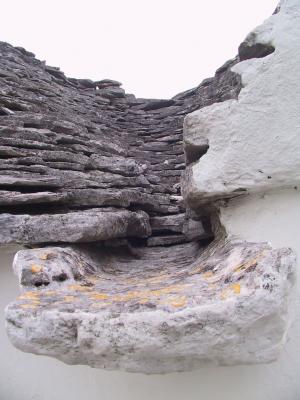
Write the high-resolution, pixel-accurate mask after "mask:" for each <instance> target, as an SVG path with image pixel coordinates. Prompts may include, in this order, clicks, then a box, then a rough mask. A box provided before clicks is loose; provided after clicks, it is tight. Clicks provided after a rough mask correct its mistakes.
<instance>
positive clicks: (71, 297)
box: [63, 296, 75, 303]
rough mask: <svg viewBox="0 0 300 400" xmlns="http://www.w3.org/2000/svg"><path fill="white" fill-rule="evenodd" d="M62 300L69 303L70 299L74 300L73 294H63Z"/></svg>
mask: <svg viewBox="0 0 300 400" xmlns="http://www.w3.org/2000/svg"><path fill="white" fill-rule="evenodd" d="M63 299H64V301H66V302H67V303H71V302H72V301H74V300H75V296H64V298H63Z"/></svg>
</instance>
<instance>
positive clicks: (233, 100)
mask: <svg viewBox="0 0 300 400" xmlns="http://www.w3.org/2000/svg"><path fill="white" fill-rule="evenodd" d="M298 3H299V0H297V1H296V0H289V1H285V2H283V3H282V10H281V11H280V12H279V13H277V14H276V15H274V16H273V17H272V18H271V19H270V20H269V21H267V22H266V24H265V25H263V27H261V28H258V29H257V30H256V31H255V32H254V33H252V34H251V35H250V36H249V37H248V38H246V40H245V42H243V43H242V45H241V46H240V48H239V56H237V57H236V58H234V59H233V60H230V61H228V62H227V63H225V64H224V65H223V66H222V67H221V68H219V69H218V70H217V71H216V75H215V77H214V78H209V79H206V80H205V81H203V82H202V83H201V84H200V85H199V86H198V87H197V88H195V89H191V90H188V91H186V92H184V93H180V94H178V95H177V96H175V97H174V98H173V99H169V100H157V99H148V100H147V99H136V98H135V97H134V96H133V95H128V94H126V93H125V92H124V90H123V89H122V88H120V86H121V84H120V83H119V82H117V81H112V80H109V79H104V80H101V81H96V82H93V81H91V80H89V79H73V78H67V77H66V76H65V75H64V74H63V72H62V71H60V70H59V69H58V68H55V67H49V66H47V65H45V63H42V62H40V61H39V60H36V59H35V58H34V55H33V54H32V53H29V52H27V51H26V50H24V49H22V48H14V47H12V46H10V45H8V44H6V43H0V56H1V58H0V80H1V89H0V157H1V163H0V224H1V231H0V242H2V243H13V242H20V243H26V244H27V245H28V249H27V250H22V251H20V252H18V253H17V255H16V257H15V261H14V269H15V272H16V274H17V275H18V277H19V282H20V285H21V287H22V294H21V296H20V297H19V298H18V299H17V300H16V301H15V302H13V303H11V304H10V305H9V306H8V307H7V309H6V320H7V332H8V335H9V337H10V339H11V341H12V343H13V344H14V345H15V346H17V347H18V348H20V349H22V350H24V351H30V352H33V353H36V354H46V355H50V356H53V357H56V358H58V359H60V360H62V361H64V362H66V363H69V364H87V365H91V366H94V367H101V368H108V369H123V370H127V371H135V372H146V373H165V372H172V371H184V370H190V369H194V368H198V367H200V366H203V365H210V364H214V365H232V364H241V363H242V364H243V363H257V362H270V361H272V360H274V359H276V357H277V356H278V353H279V350H280V349H281V347H282V345H283V343H284V339H285V337H286V331H287V328H288V325H289V321H290V317H289V313H288V305H289V300H290V293H291V290H292V287H293V283H294V267H295V257H294V254H293V252H292V251H291V250H290V249H287V248H283V249H277V250H274V249H272V248H271V247H270V246H269V245H268V244H266V243H257V242H246V241H242V240H238V239H236V238H233V237H231V238H230V240H228V238H227V239H226V226H223V227H222V226H221V225H220V223H218V216H217V212H216V211H217V208H218V204H215V203H214V200H216V199H220V198H221V199H223V198H226V197H228V196H230V197H231V196H235V195H240V194H244V193H246V191H247V190H253V191H254V190H256V191H261V190H265V189H267V188H268V187H269V186H268V185H266V184H265V183H262V182H265V181H266V182H268V180H271V179H272V177H273V172H274V173H275V172H276V173H275V176H276V179H274V182H277V185H276V184H274V185H273V187H279V186H280V187H281V186H282V184H283V182H282V175H280V174H283V172H286V173H287V174H288V181H287V184H288V185H290V184H291V183H292V181H293V179H294V178H293V176H294V175H295V176H296V175H297V172H296V167H297V165H298V164H297V160H298V159H297V157H296V156H293V157H289V158H288V159H287V158H286V159H284V160H285V161H283V162H282V163H279V162H278V160H279V158H276V163H274V159H273V160H271V156H270V154H271V153H270V152H269V153H268V154H267V155H266V154H265V153H267V152H266V151H265V149H268V147H267V146H269V145H273V144H274V143H273V142H274V140H273V139H274V138H273V136H274V135H275V133H276V132H277V135H278V139H279V140H278V144H277V145H276V146H277V147H276V146H275V148H276V152H275V153H274V154H275V155H276V157H277V156H278V157H279V151H277V150H278V148H279V147H280V146H281V149H282V146H283V148H284V146H287V145H289V144H290V135H291V132H292V125H290V126H289V125H287V127H286V128H287V132H288V134H287V135H286V136H287V137H283V136H284V135H282V134H281V133H282V132H283V130H282V127H283V125H284V124H285V123H288V121H287V118H288V117H291V118H294V119H293V120H292V122H291V124H292V123H293V124H294V125H293V126H294V127H295V123H296V122H297V121H298V120H297V119H295V118H296V117H297V116H296V115H295V113H294V111H295V107H294V108H293V110H292V111H291V112H290V114H286V113H285V111H284V113H281V114H280V113H279V115H278V114H276V112H277V111H278V110H279V109H280V107H281V106H282V105H284V103H285V101H286V94H287V93H289V92H284V91H283V90H281V88H282V86H283V85H284V83H283V85H282V86H281V82H282V81H283V82H284V81H285V79H287V89H288V90H290V86H289V85H290V80H289V78H286V77H285V75H284V74H283V72H286V73H288V70H286V68H289V69H290V66H289V67H286V65H285V60H286V58H285V56H284V52H285V51H286V52H289V51H290V50H291V48H293V49H294V51H295V50H297V44H298V41H297V35H298V26H297V27H295V28H294V27H293V25H291V21H293V20H294V22H295V21H296V23H298V21H299V19H298V8H297V7H296V6H297V5H299V4H298ZM294 7H296V9H295V10H294V9H293V8H294ZM293 13H294V14H295V15H294V16H293V17H291V15H293ZM294 36H295V37H294ZM298 37H299V36H298ZM270 38H272V40H271V39H270ZM273 39H274V40H273ZM274 48H275V51H274ZM296 52H297V51H296ZM298 53H299V52H297V57H298V56H299V54H298ZM251 57H256V58H257V59H256V60H255V61H253V59H250V58H251ZM297 57H295V60H296V59H298V58H297ZM240 60H246V61H243V62H240ZM274 60H275V61H274ZM276 60H277V61H276ZM295 62H296V61H295ZM292 65H294V64H292ZM233 71H235V72H233ZM272 71H273V72H272ZM289 71H290V70H289ZM240 74H241V78H240ZM282 74H283V75H282ZM282 77H283V78H284V79H283V78H282ZM271 78H272V79H275V78H276V79H277V80H279V82H277V81H276V82H272V80H271ZM265 81H266V82H268V85H269V86H265V87H264V86H263V83H265ZM241 82H242V83H243V85H244V88H243V89H242V91H241V93H240V90H241V87H242V85H241ZM248 82H250V83H249V84H248ZM253 82H254V83H253ZM260 84H261V87H260V91H259V90H258V87H259V85H260ZM274 88H275V89H276V90H278V95H277V94H276V95H275V94H274V90H273V89H274ZM263 89H264V91H262V90H263ZM267 89H268V90H267ZM298 89H299V88H297V87H296V88H295V91H297V90H298ZM252 91H253V93H252ZM251 93H252V94H251ZM258 95H259V96H258ZM269 95H270V96H269ZM271 95H272V97H271ZM297 95H298V94H297ZM297 95H296V96H297ZM253 99H255V102H256V103H255V104H254V100H253ZM215 103H220V104H215ZM288 104H290V103H288ZM243 105H245V107H243ZM284 107H285V106H284ZM284 107H283V110H285V108H284ZM199 109H201V110H200V111H197V112H195V113H192V114H191V115H190V116H188V117H187V118H186V122H185V137H184V149H185V155H184V152H183V136H182V126H183V120H184V118H185V116H186V115H187V114H188V113H191V112H193V111H194V110H199ZM245 110H246V111H245ZM258 111H259V112H261V111H263V112H266V115H267V116H269V117H268V118H257V115H258ZM266 119H267V120H268V121H269V120H274V121H276V123H275V122H274V121H273V124H274V126H273V125H272V127H273V128H274V129H275V125H276V126H277V125H278V126H279V127H281V128H280V129H281V131H280V132H279V130H278V129H277V128H276V129H277V131H276V130H275V131H274V132H273V131H272V132H271V133H270V132H269V131H268V129H269V126H271V125H268V124H266ZM260 120H264V122H261V125H259V126H258V125H257V124H259V123H260V122H257V121H260ZM220 121H221V122H220ZM243 124H244V126H243ZM241 126H243V129H241ZM248 126H249V127H251V129H252V128H253V131H252V130H251V129H248V128H247V127H248ZM296 126H297V125H296ZM221 128H222V129H221ZM246 128H247V129H248V130H247V129H246ZM254 128H255V129H254ZM259 128H261V129H262V130H261V131H259ZM266 128H268V129H267V130H266ZM237 129H238V130H237ZM263 129H264V130H263ZM203 132H205V133H203ZM208 132H212V133H210V134H209V135H208ZM262 132H263V134H264V135H263V139H264V140H265V141H266V144H265V143H264V142H263V141H262V140H260V141H257V140H258V138H261V136H259V134H260V135H261V133H262ZM284 132H285V131H284ZM237 133H238V134H239V136H238V135H237ZM251 135H252V136H251ZM250 136H251V137H250ZM215 143H216V145H215ZM245 145H246V147H245ZM261 147H263V150H264V151H261ZM241 148H242V150H243V154H242V155H241V154H240V152H241ZM298 150H299V149H298V148H296V151H298ZM254 153H255V156H257V157H256V158H255V157H252V158H251V155H252V156H253V154H254ZM272 154H273V153H272ZM229 155H230V157H229ZM201 157H202V158H201ZM234 157H236V158H234ZM264 157H265V159H264ZM273 157H274V156H273ZM200 158H201V161H200V162H199V159H200ZM207 159H208V160H210V161H209V162H208V163H207V167H205V160H207ZM262 160H263V161H264V162H265V164H264V163H263V161H262ZM202 163H204V168H203V167H202ZM243 163H244V164H243ZM293 163H294V164H295V165H294V166H293V167H292V164H293ZM199 165H200V167H199ZM186 166H187V168H186ZM267 167H268V168H267ZM185 168H186V172H185V173H184V177H183V181H182V182H183V189H184V190H183V193H184V196H185V199H186V200H187V207H186V204H185V201H184V199H183V197H182V196H181V175H182V172H183V171H184V170H185ZM202 168H203V171H202ZM254 168H260V170H259V171H258V172H259V173H258V174H257V173H256V172H255V174H256V175H257V176H259V179H257V177H256V175H255V177H256V178H255V179H254V178H253V176H254V175H253V169H254ZM200 169H201V171H200ZM199 171H200V172H199ZM215 171H217V172H218V173H216V172H215ZM232 171H234V173H238V174H240V180H239V179H236V176H235V175H234V173H232ZM249 171H250V172H249ZM278 171H280V172H279V173H277V172H278ZM196 172H197V174H198V172H199V174H200V175H201V179H203V182H202V181H197V179H198V175H197V174H196ZM271 172H272V174H271ZM218 174H220V175H221V176H222V178H224V180H222V184H221V183H220V178H219V175H218ZM251 174H252V175H251ZM264 174H268V175H267V176H269V174H270V176H271V178H267V179H264V178H262V176H264ZM293 174H294V175H293ZM297 176H298V175H297ZM242 181H243V182H245V181H246V182H247V184H248V186H247V185H240V183H241V182H242ZM199 182H200V183H201V185H202V186H199V185H200V183H199ZM224 182H225V183H226V184H224ZM197 185H198V186H197ZM220 187H221V189H220ZM224 187H226V189H224ZM270 187H271V186H270ZM59 242H60V245H59V246H58V243H59ZM74 243H76V244H74ZM30 247H33V248H30Z"/></svg>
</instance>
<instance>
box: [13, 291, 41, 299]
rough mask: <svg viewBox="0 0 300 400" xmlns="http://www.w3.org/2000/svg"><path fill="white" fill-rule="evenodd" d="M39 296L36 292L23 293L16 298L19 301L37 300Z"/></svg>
mask: <svg viewBox="0 0 300 400" xmlns="http://www.w3.org/2000/svg"><path fill="white" fill-rule="evenodd" d="M38 296H39V293H38V292H25V293H23V294H21V296H19V297H18V298H19V299H21V300H37V298H38Z"/></svg>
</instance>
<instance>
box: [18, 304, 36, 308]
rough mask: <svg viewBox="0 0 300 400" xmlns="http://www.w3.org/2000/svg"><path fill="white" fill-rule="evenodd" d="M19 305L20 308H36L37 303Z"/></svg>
mask: <svg viewBox="0 0 300 400" xmlns="http://www.w3.org/2000/svg"><path fill="white" fill-rule="evenodd" d="M20 307H21V308H36V307H37V305H36V304H21V305H20Z"/></svg>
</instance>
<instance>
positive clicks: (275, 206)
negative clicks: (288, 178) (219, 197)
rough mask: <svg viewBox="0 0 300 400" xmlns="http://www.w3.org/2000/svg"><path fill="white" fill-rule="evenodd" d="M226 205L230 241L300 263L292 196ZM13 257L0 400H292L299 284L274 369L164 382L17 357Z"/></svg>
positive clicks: (0, 343)
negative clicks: (276, 251) (263, 245)
mask: <svg viewBox="0 0 300 400" xmlns="http://www.w3.org/2000/svg"><path fill="white" fill-rule="evenodd" d="M231 204H232V206H231V205H229V207H228V208H226V209H223V211H222V218H223V221H226V224H227V227H228V229H229V232H230V233H231V234H233V235H239V236H241V237H244V238H245V239H248V240H262V241H264V240H270V241H271V244H272V245H273V246H275V247H277V246H278V247H280V246H291V247H293V248H294V249H295V250H296V251H297V253H298V258H299V259H300V235H299V227H300V207H299V205H300V193H299V191H296V190H294V191H289V192H281V193H276V194H274V195H266V196H264V197H259V196H253V197H246V198H245V199H242V200H239V201H234V202H232V203H231ZM253 215H255V216H256V217H255V218H253ZM229 221H230V222H229ZM232 221H233V222H232ZM13 251H14V250H13V249H11V250H6V251H4V250H3V249H2V251H1V252H0V254H1V268H0V276H1V277H0V279H1V290H0V309H1V325H0V400H62V399H63V400H69V399H70V400H83V399H84V400H85V399H87V400H100V399H101V400H121V399H122V400H153V399H155V400H202V399H203V400H204V399H205V400H221V399H222V400H241V399H243V400H299V399H300V318H299V310H300V306H299V304H300V285H299V282H298V285H299V287H298V295H297V307H296V320H295V323H294V325H293V326H292V328H291V329H290V332H289V336H290V339H289V340H288V343H287V345H286V347H285V349H284V351H283V353H282V355H281V358H280V360H279V361H278V362H275V363H273V364H269V365H253V366H241V367H219V368H204V369H201V370H199V371H195V372H189V373H181V374H170V375H152V376H146V375H140V374H129V373H121V372H107V371H102V370H94V369H91V368H89V367H80V366H72V367H71V366H67V365H64V364H62V363H60V362H59V361H56V360H54V359H50V358H47V357H43V356H33V355H31V354H25V353H22V352H20V351H18V350H16V349H14V348H13V347H12V345H11V344H10V343H9V342H8V339H7V338H6V334H5V329H4V318H3V309H4V307H5V305H6V304H7V303H8V302H9V301H11V300H13V299H14V298H15V296H16V295H17V293H18V288H17V281H16V278H15V277H14V275H13V272H12V270H11V262H12V258H13ZM297 314H298V315H297Z"/></svg>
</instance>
